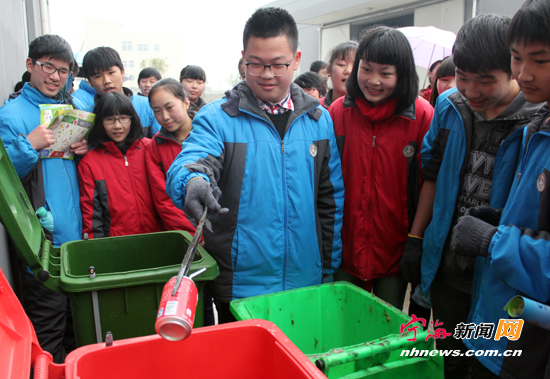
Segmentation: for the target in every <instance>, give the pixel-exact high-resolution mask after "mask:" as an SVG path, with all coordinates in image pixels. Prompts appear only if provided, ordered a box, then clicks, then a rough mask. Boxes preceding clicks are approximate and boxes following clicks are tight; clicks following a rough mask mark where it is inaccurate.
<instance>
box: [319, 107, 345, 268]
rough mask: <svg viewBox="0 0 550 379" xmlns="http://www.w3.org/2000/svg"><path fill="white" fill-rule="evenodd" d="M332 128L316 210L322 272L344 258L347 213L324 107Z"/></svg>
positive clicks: (335, 148)
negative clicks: (321, 249)
mask: <svg viewBox="0 0 550 379" xmlns="http://www.w3.org/2000/svg"><path fill="white" fill-rule="evenodd" d="M323 117H324V118H326V119H327V121H326V122H327V123H328V129H329V144H330V157H329V159H328V164H327V166H326V167H324V168H323V170H324V172H323V173H321V177H320V180H319V191H318V200H317V210H318V212H319V218H320V222H321V228H322V234H323V274H325V275H326V274H334V273H336V271H337V270H338V268H339V267H340V263H341V262H342V234H341V232H342V224H343V217H344V216H343V215H344V179H343V176H342V163H341V161H340V154H339V152H338V146H337V145H336V137H335V134H334V128H333V125H332V121H331V119H330V116H328V112H327V111H325V110H323Z"/></svg>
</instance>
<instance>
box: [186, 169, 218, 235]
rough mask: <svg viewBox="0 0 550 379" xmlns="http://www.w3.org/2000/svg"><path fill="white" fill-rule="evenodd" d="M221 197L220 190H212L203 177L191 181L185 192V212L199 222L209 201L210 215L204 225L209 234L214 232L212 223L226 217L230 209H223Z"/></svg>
mask: <svg viewBox="0 0 550 379" xmlns="http://www.w3.org/2000/svg"><path fill="white" fill-rule="evenodd" d="M220 196H221V191H220V189H219V188H216V189H215V190H213V191H212V190H211V188H210V183H208V182H207V181H206V180H204V179H203V178H202V177H197V178H196V179H191V180H190V181H189V182H187V187H186V190H185V204H184V207H185V212H186V213H187V214H188V215H189V216H190V217H193V218H194V219H195V220H196V221H197V222H199V220H200V218H201V216H202V213H203V212H204V204H205V202H206V200H207V199H208V215H207V217H206V218H207V220H206V222H205V223H204V227H205V228H206V230H208V231H209V232H212V223H211V221H217V220H219V219H220V218H221V217H222V216H224V215H225V214H226V213H227V212H228V211H229V209H227V208H222V207H221V206H220V204H219V203H218V199H219V198H220Z"/></svg>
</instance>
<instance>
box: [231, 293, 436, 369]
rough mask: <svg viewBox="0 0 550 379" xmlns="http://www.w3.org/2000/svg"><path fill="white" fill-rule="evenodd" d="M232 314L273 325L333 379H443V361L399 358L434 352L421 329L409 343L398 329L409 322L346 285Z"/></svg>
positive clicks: (234, 305) (251, 304)
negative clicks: (422, 352)
mask: <svg viewBox="0 0 550 379" xmlns="http://www.w3.org/2000/svg"><path fill="white" fill-rule="evenodd" d="M231 312H232V313H233V314H234V315H235V317H236V318H237V320H250V319H256V318H257V319H263V320H268V321H271V322H273V323H275V325H277V326H278V327H279V328H280V329H281V330H282V331H283V332H284V333H285V334H286V335H287V336H288V338H289V339H290V340H291V341H292V342H294V344H295V345H296V346H297V347H298V348H299V349H300V350H302V352H303V353H304V354H306V355H307V356H308V357H309V358H310V359H311V360H312V361H313V362H315V363H316V364H317V367H319V369H321V370H322V371H323V373H324V374H325V375H327V376H328V377H329V378H331V379H333V378H346V379H352V378H353V379H357V378H377V379H380V378H399V379H406V378H429V379H437V378H443V361H442V357H430V356H427V357H426V356H424V357H411V356H406V355H404V356H401V352H402V351H403V350H411V349H413V348H415V349H416V350H417V351H418V350H429V351H433V350H434V340H433V339H429V340H428V341H425V338H426V335H427V331H423V329H422V327H421V326H419V328H418V329H417V339H416V341H408V340H407V339H412V338H413V334H412V332H411V333H404V334H401V333H400V328H401V325H402V324H406V323H408V322H409V321H410V320H411V318H410V317H409V316H408V315H406V314H405V313H403V312H401V311H399V310H398V309H396V308H394V307H392V306H391V305H389V304H388V303H386V302H384V301H382V300H380V299H379V298H377V297H375V296H373V295H372V294H370V293H369V292H367V291H364V290H363V289H361V288H359V287H357V286H354V285H352V284H350V283H346V282H337V283H330V284H322V285H319V286H313V287H306V288H301V289H296V290H290V291H283V292H277V293H273V294H269V295H263V296H256V297H251V298H247V299H242V300H234V301H232V302H231ZM404 354H409V355H410V352H406V353H404ZM426 354H429V353H426Z"/></svg>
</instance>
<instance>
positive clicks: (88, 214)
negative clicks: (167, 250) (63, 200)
mask: <svg viewBox="0 0 550 379" xmlns="http://www.w3.org/2000/svg"><path fill="white" fill-rule="evenodd" d="M94 113H95V114H96V122H95V126H94V128H93V129H92V131H91V132H90V135H89V137H88V143H89V144H90V145H91V146H92V147H93V149H92V150H90V151H89V152H88V154H86V156H85V157H84V158H82V160H81V161H80V163H79V165H78V179H79V182H80V208H81V210H82V233H83V234H84V236H85V237H86V234H87V237H88V238H100V237H114V236H124V235H128V234H142V233H152V232H160V231H161V230H162V227H161V223H160V219H159V216H158V214H157V212H156V210H155V206H154V204H153V199H152V196H151V189H150V188H149V182H148V180H147V170H146V166H145V146H146V144H147V143H148V142H149V139H148V138H144V136H143V135H144V132H143V128H142V127H141V123H140V121H139V117H138V115H137V113H136V111H135V109H134V107H133V105H132V102H131V101H130V99H129V98H128V97H127V96H125V95H124V94H122V93H118V92H108V93H106V94H105V95H103V96H101V97H100V98H99V100H98V101H97V103H96V106H95V108H94Z"/></svg>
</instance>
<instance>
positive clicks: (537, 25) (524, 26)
mask: <svg viewBox="0 0 550 379" xmlns="http://www.w3.org/2000/svg"><path fill="white" fill-rule="evenodd" d="M516 42H521V43H523V44H524V45H527V44H531V43H537V42H538V43H542V44H544V45H549V44H550V3H549V2H548V1H542V0H527V1H526V2H525V3H523V5H522V6H521V7H520V8H519V10H518V11H517V12H516V14H515V15H514V17H513V18H512V21H511V22H510V26H509V28H508V35H507V38H506V44H507V45H508V46H511V45H512V44H514V43H516Z"/></svg>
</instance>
